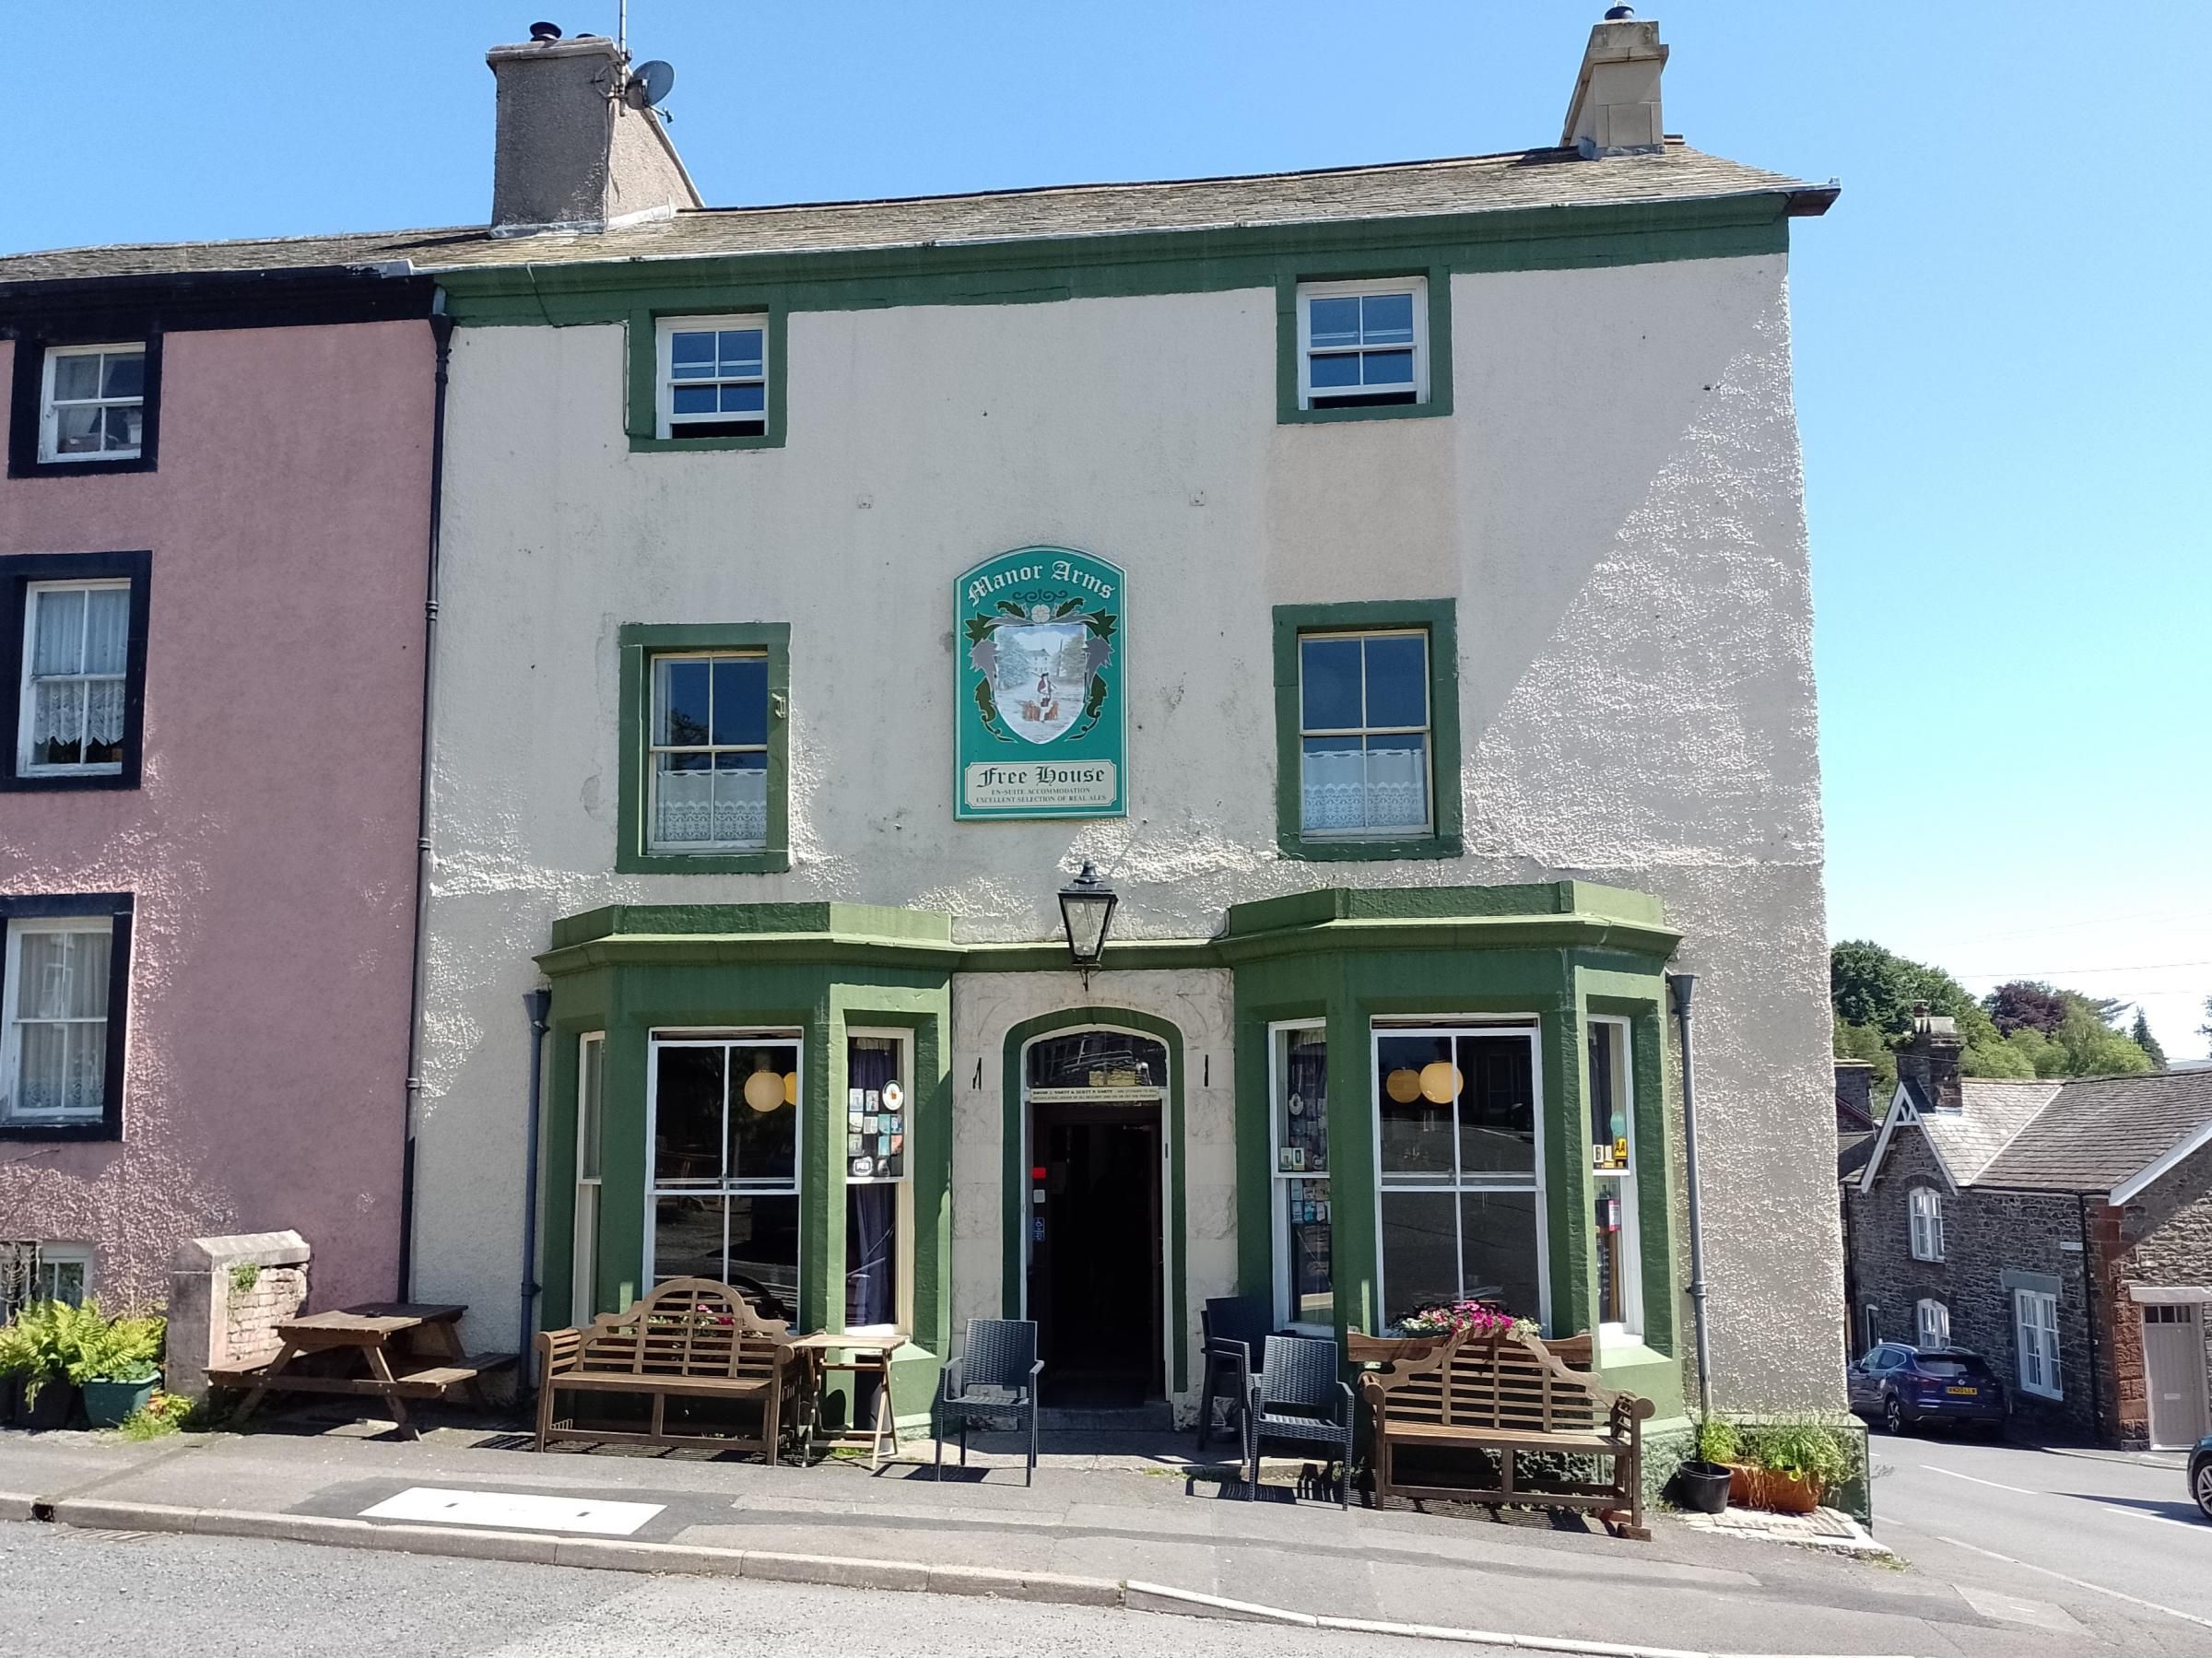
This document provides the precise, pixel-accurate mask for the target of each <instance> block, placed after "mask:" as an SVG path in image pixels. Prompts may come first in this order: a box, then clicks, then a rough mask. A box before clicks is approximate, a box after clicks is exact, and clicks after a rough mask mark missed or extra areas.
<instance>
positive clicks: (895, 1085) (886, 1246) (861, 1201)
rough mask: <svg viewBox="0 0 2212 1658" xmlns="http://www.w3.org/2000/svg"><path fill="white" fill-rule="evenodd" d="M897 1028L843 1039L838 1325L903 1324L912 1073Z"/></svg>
mask: <svg viewBox="0 0 2212 1658" xmlns="http://www.w3.org/2000/svg"><path fill="white" fill-rule="evenodd" d="M910 1046H911V1043H910V1041H909V1039H908V1038H907V1036H906V1035H905V1034H904V1033H903V1032H900V1031H865V1032H864V1031H857V1030H856V1031H854V1032H853V1033H852V1034H851V1035H850V1036H848V1037H847V1039H846V1041H845V1328H846V1329H847V1330H896V1329H904V1328H907V1327H909V1326H910V1324H911V1321H912V1314H911V1313H910V1312H909V1311H907V1301H906V1295H905V1291H906V1281H907V1276H908V1275H907V1272H906V1270H905V1264H904V1262H903V1260H902V1257H903V1256H904V1254H905V1253H906V1242H907V1241H908V1239H909V1238H910V1237H911V1235H912V1226H913V1223H912V1217H911V1214H910V1207H911V1205H912V1189H911V1187H910V1185H909V1183H908V1180H907V1170H908V1169H909V1167H910V1166H911V1160H912V1159H911V1157H910V1154H909V1152H908V1149H907V1146H908V1141H907V1135H908V1134H909V1133H910V1132H911V1126H912V1116H911V1115H910V1111H911V1109H912V1091H911V1090H912V1084H913V1078H912V1076H911V1075H910V1071H911V1065H910V1064H909V1062H908V1058H907V1054H908V1051H909V1048H910Z"/></svg>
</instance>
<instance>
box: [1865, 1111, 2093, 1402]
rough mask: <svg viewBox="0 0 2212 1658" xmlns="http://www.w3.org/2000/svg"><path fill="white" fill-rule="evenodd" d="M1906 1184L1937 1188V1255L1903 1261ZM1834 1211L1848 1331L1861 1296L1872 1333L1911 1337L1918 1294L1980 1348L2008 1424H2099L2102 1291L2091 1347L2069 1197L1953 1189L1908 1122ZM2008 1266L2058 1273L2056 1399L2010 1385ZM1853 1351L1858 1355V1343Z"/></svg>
mask: <svg viewBox="0 0 2212 1658" xmlns="http://www.w3.org/2000/svg"><path fill="white" fill-rule="evenodd" d="M1916 1186H1929V1187H1933V1188H1934V1189H1935V1190H1936V1191H1938V1192H1940V1193H1942V1194H1943V1234H1944V1259H1942V1260H1941V1261H1915V1260H1914V1259H1913V1258H1912V1222H1911V1217H1910V1208H1909V1205H1910V1202H1911V1194H1912V1190H1913V1188H1914V1187H1916ZM1844 1207H1845V1213H1846V1215H1847V1217H1848V1228H1849V1237H1850V1247H1851V1252H1852V1269H1853V1279H1854V1282H1855V1284H1856V1286H1857V1294H1858V1298H1859V1302H1858V1305H1857V1306H1854V1307H1853V1309H1852V1320H1853V1331H1854V1333H1855V1332H1861V1331H1863V1319H1862V1316H1861V1312H1862V1309H1863V1308H1864V1307H1865V1304H1866V1303H1867V1302H1869V1301H1871V1302H1873V1303H1874V1304H1875V1305H1876V1306H1877V1307H1878V1308H1879V1309H1880V1313H1879V1327H1878V1334H1879V1335H1880V1337H1881V1338H1882V1339H1884V1340H1888V1341H1911V1340H1912V1339H1913V1336H1914V1334H1915V1321H1916V1317H1917V1306H1918V1303H1919V1301H1920V1300H1921V1299H1922V1298H1924V1297H1926V1298H1929V1299H1934V1300H1938V1301H1941V1302H1942V1303H1943V1304H1944V1306H1945V1307H1946V1308H1947V1310H1948V1311H1949V1313H1950V1324H1951V1340H1952V1342H1953V1343H1955V1344H1956V1345H1957V1346H1962V1347H1969V1348H1971V1349H1972V1350H1973V1351H1974V1352H1977V1353H1979V1354H1981V1355H1982V1357H1983V1358H1986V1359H1987V1360H1988V1361H1989V1364H1990V1368H1991V1369H1992V1370H1994V1371H1995V1372H1996V1373H1997V1376H1998V1378H1999V1380H2001V1381H2002V1382H2004V1383H2005V1385H2006V1393H2007V1396H2008V1397H2009V1398H2010V1400H2011V1403H2012V1422H2013V1427H2014V1429H2015V1430H2016V1431H2018V1432H2019V1433H2021V1434H2022V1435H2024V1436H2027V1437H2030V1438H2033V1437H2041V1436H2049V1437H2055V1438H2062V1439H2063V1438H2073V1437H2077V1436H2081V1435H2085V1434H2094V1433H2097V1432H2099V1431H2100V1429H2099V1424H2098V1423H2097V1422H2096V1420H2095V1415H2094V1412H2093V1405H2092V1402H2093V1401H2094V1399H2095V1398H2096V1396H2097V1394H2098V1393H2099V1392H2100V1391H2101V1384H2104V1383H2106V1382H2109V1379H2110V1372H2111V1359H2110V1356H2109V1353H2108V1352H2107V1351H2106V1350H2105V1349H2107V1348H2109V1346H2110V1345H2111V1335H2110V1323H2111V1321H2110V1317H2109V1308H2110V1305H2111V1296H2110V1294H2109V1291H2107V1290H2105V1289H2102V1288H2100V1291H2099V1296H2098V1299H2099V1301H2100V1309H2099V1311H2100V1314H2102V1315H2103V1316H2100V1320H2099V1323H2100V1325H2103V1326H2105V1327H2104V1328H2100V1330H2099V1332H2098V1335H2097V1339H2096V1343H2095V1348H2096V1350H2095V1351H2092V1343H2091V1338H2090V1322H2089V1298H2088V1281H2087V1277H2086V1275H2085V1270H2084V1256H2083V1252H2082V1249H2081V1217H2080V1212H2079V1209H2078V1207H2077V1205H2076V1203H2075V1200H2074V1198H2073V1197H2072V1196H2071V1195H2070V1194H2065V1193H2040V1192H1997V1191H1986V1190H1975V1189H1972V1188H1969V1189H1968V1190H1967V1191H1965V1192H1963V1193H1954V1192H1951V1191H1950V1190H1948V1189H1947V1187H1946V1186H1945V1184H1944V1179H1943V1174H1942V1172H1941V1170H1939V1169H1938V1168H1937V1166H1936V1162H1935V1157H1934V1155H1933V1154H1932V1153H1931V1152H1930V1151H1929V1149H1928V1143H1927V1140H1926V1138H1925V1137H1924V1135H1922V1134H1921V1133H1920V1132H1919V1131H1918V1130H1917V1129H1913V1128H1900V1130H1899V1131H1898V1133H1897V1135H1895V1137H1894V1138H1892V1140H1891V1141H1890V1143H1889V1149H1888V1154H1887V1155H1886V1156H1885V1157H1884V1158H1883V1159H1882V1167H1881V1172H1880V1173H1879V1175H1878V1176H1877V1178H1876V1181H1875V1187H1874V1190H1873V1191H1872V1192H1862V1191H1860V1190H1859V1189H1858V1186H1857V1185H1856V1183H1855V1182H1854V1183H1853V1184H1852V1185H1850V1186H1848V1187H1846V1188H1845V1192H1844ZM2007 1273H2012V1274H2016V1275H2018V1274H2040V1275H2042V1276H2046V1277H2049V1278H2052V1279H2054V1280H2056V1284H2057V1290H2058V1324H2059V1379H2060V1385H2061V1387H2062V1389H2063V1390H2064V1392H2065V1398H2064V1399H2063V1400H2058V1401H2053V1400H2049V1399H2044V1398H2042V1397H2041V1396H2039V1395H2037V1394H2035V1393H2026V1392H2023V1391H2022V1390H2021V1388H2020V1386H2019V1374H2020V1368H2019V1353H2018V1335H2017V1332H2016V1330H2015V1328H2014V1323H2013V1289H2012V1286H2010V1285H2008V1284H2007V1283H2006V1276H2005V1275H2006V1274H2007ZM1853 1346H1854V1348H1856V1349H1859V1350H1861V1351H1863V1350H1864V1347H1865V1342H1864V1340H1863V1339H1862V1340H1858V1341H1854V1343H1853ZM1855 1356H1856V1354H1855V1353H1854V1357H1855Z"/></svg>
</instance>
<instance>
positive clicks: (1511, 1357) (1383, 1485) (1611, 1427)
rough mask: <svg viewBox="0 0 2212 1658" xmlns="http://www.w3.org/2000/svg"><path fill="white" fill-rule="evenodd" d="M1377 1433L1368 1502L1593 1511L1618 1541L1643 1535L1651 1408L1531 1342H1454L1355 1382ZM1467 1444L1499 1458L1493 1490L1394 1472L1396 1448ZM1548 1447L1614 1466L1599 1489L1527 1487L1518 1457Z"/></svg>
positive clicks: (1521, 1338) (1500, 1338) (1471, 1338)
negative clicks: (1414, 1480)
mask: <svg viewBox="0 0 2212 1658" xmlns="http://www.w3.org/2000/svg"><path fill="white" fill-rule="evenodd" d="M1359 1391H1360V1394H1361V1396H1362V1397H1363V1398H1364V1399H1365V1400H1366V1401H1367V1407H1368V1413H1369V1417H1370V1419H1371V1423H1372V1427H1373V1431H1374V1464H1375V1499H1376V1501H1377V1502H1381V1501H1382V1499H1383V1498H1385V1497H1390V1496H1397V1497H1406V1498H1412V1499H1425V1500H1428V1501H1431V1502H1474V1503H1484V1504H1488V1505H1491V1506H1499V1505H1502V1504H1505V1503H1525V1504H1528V1505H1529V1506H1531V1507H1535V1508H1563V1509H1576V1510H1582V1511H1588V1512H1593V1513H1595V1514H1596V1515H1597V1517H1598V1518H1599V1519H1600V1520H1601V1521H1603V1522H1604V1523H1606V1525H1607V1526H1609V1527H1611V1528H1612V1529H1613V1530H1614V1531H1615V1532H1616V1533H1618V1535H1622V1536H1628V1537H1637V1538H1648V1537H1650V1535H1651V1533H1650V1531H1649V1530H1647V1529H1646V1528H1645V1526H1644V1523H1643V1422H1644V1419H1645V1418H1646V1417H1649V1416H1650V1415H1651V1414H1652V1408H1653V1407H1652V1402H1651V1401H1650V1400H1649V1399H1643V1398H1639V1397H1638V1396H1637V1395H1635V1394H1634V1393H1625V1392H1623V1391H1622V1390H1620V1389H1619V1388H1611V1387H1607V1386H1606V1385H1605V1384H1604V1383H1603V1382H1599V1381H1598V1380H1597V1379H1596V1378H1595V1377H1594V1376H1593V1375H1591V1374H1589V1373H1588V1372H1586V1371H1578V1370H1572V1369H1570V1368H1569V1366H1568V1364H1567V1363H1566V1361H1565V1359H1564V1358H1562V1357H1561V1355H1560V1354H1559V1353H1558V1352H1557V1351H1547V1348H1546V1346H1545V1344H1544V1343H1543V1342H1542V1341H1541V1340H1539V1339H1538V1338H1537V1337H1535V1336H1533V1335H1462V1336H1455V1337H1453V1338H1452V1339H1450V1340H1448V1341H1445V1342H1442V1343H1441V1344H1440V1345H1439V1346H1436V1347H1434V1348H1432V1349H1430V1351H1429V1352H1428V1353H1427V1354H1425V1355H1422V1356H1420V1357H1409V1358H1403V1359H1401V1360H1399V1361H1398V1362H1396V1363H1394V1364H1392V1365H1389V1366H1386V1367H1385V1368H1384V1369H1382V1370H1371V1371H1369V1372H1368V1373H1367V1374H1366V1375H1364V1376H1362V1377H1361V1378H1360V1382H1359ZM1406 1446H1416V1447H1418V1448H1420V1449H1423V1450H1436V1449H1441V1448H1463V1449H1467V1450H1475V1451H1487V1452H1494V1453H1495V1454H1496V1459H1497V1464H1498V1483H1497V1484H1496V1485H1494V1486H1488V1487H1482V1486H1475V1487H1468V1486H1417V1485H1406V1484H1404V1483H1402V1482H1400V1480H1399V1479H1398V1477H1397V1469H1396V1459H1397V1452H1398V1451H1399V1450H1400V1449H1401V1448H1403V1447H1406ZM1527 1452H1539V1453H1541V1452H1556V1453H1560V1454H1564V1455H1569V1456H1591V1457H1597V1458H1600V1459H1602V1460H1603V1461H1604V1462H1605V1463H1606V1464H1607V1465H1609V1467H1610V1468H1611V1471H1612V1477H1611V1478H1610V1479H1609V1480H1606V1481H1603V1482H1596V1483H1585V1482H1578V1481H1564V1482H1549V1483H1547V1484H1545V1485H1543V1486H1541V1487H1536V1488H1535V1489H1531V1488H1528V1487H1524V1485H1523V1484H1522V1483H1521V1481H1520V1479H1519V1477H1518V1470H1517V1468H1516V1465H1515V1464H1516V1462H1517V1460H1518V1459H1519V1458H1520V1457H1521V1456H1522V1455H1524V1454H1525V1453H1527Z"/></svg>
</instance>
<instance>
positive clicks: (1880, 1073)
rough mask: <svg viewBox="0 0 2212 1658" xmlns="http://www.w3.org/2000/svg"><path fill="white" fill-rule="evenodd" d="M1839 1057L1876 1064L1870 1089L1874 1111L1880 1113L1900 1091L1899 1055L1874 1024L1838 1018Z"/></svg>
mask: <svg viewBox="0 0 2212 1658" xmlns="http://www.w3.org/2000/svg"><path fill="white" fill-rule="evenodd" d="M1836 1057H1837V1058H1838V1059H1863V1060H1865V1062H1866V1063H1867V1064H1870V1065H1872V1066H1873V1067H1874V1079H1873V1081H1872V1083H1871V1084H1870V1085H1869V1091H1870V1093H1871V1094H1872V1096H1873V1099H1874V1114H1875V1115H1876V1116H1877V1117H1878V1116H1880V1115H1881V1114H1882V1112H1883V1111H1884V1110H1885V1109H1886V1108H1887V1107H1888V1103H1889V1097H1890V1096H1891V1095H1892V1094H1894V1093H1896V1092H1897V1054H1896V1052H1894V1051H1893V1050H1892V1049H1891V1048H1890V1046H1889V1044H1888V1041H1886V1040H1885V1039H1884V1038H1883V1035H1882V1033H1881V1031H1880V1030H1878V1029H1876V1028H1875V1027H1874V1026H1872V1025H1851V1024H1846V1023H1845V1022H1844V1021H1843V1019H1842V1018H1841V1017H1838V1018H1837V1020H1836Z"/></svg>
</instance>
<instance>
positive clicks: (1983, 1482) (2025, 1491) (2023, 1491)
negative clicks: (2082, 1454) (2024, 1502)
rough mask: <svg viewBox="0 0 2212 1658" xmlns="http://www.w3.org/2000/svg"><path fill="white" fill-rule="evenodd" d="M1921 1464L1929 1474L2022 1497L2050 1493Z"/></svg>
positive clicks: (1930, 1464) (1929, 1464)
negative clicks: (1946, 1475)
mask: <svg viewBox="0 0 2212 1658" xmlns="http://www.w3.org/2000/svg"><path fill="white" fill-rule="evenodd" d="M1921 1466H1922V1467H1924V1468H1925V1469H1926V1470H1927V1471H1928V1472H1929V1473H1930V1474H1948V1475H1949V1476H1951V1477H1952V1478H1953V1479H1963V1480H1968V1481H1971V1483H1973V1484H1974V1485H1977V1486H1988V1487H1990V1488H1991V1489H1993V1490H1997V1491H2018V1493H2019V1494H2020V1495H2021V1496H2022V1497H2048V1496H2050V1495H2051V1493H2050V1492H2048V1491H2030V1489H2029V1488H2028V1487H2026V1486H2008V1485H2005V1484H2002V1483H2000V1482H1999V1481H1997V1480H1994V1479H1975V1478H1974V1476H1972V1475H1971V1474H1960V1473H1959V1472H1958V1471H1957V1470H1955V1469H1951V1468H1938V1467H1937V1466H1936V1465H1935V1464H1934V1463H1923V1464H1921Z"/></svg>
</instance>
